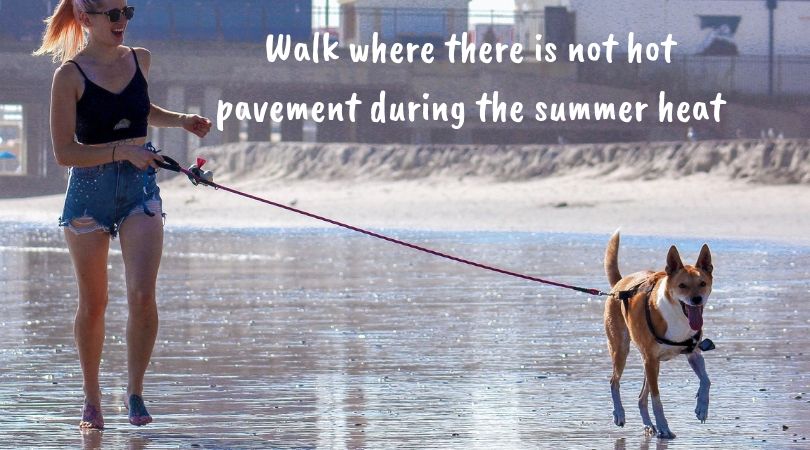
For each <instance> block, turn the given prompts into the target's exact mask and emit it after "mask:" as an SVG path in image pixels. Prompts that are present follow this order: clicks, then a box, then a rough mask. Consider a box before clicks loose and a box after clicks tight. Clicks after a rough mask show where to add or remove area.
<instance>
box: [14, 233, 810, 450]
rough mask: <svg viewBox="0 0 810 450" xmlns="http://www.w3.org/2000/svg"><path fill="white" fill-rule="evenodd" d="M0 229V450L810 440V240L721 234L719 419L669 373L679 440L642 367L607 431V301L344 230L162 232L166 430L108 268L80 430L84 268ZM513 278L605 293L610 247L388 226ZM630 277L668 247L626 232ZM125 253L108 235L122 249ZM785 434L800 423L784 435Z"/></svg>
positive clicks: (161, 365)
mask: <svg viewBox="0 0 810 450" xmlns="http://www.w3.org/2000/svg"><path fill="white" fill-rule="evenodd" d="M3 228H4V230H5V231H4V233H3V234H2V235H0V292H2V296H1V297H0V324H1V326H2V330H3V332H2V333H0V407H2V409H3V411H4V414H2V415H0V447H3V448H8V447H28V446H32V447H47V446H67V447H74V448H75V447H80V446H82V445H84V446H85V448H94V447H97V446H104V447H119V448H120V447H128V448H165V447H174V448H176V447H182V448H191V447H193V448H267V447H349V448H358V447H368V448H381V447H394V446H397V447H399V446H411V447H413V446H415V447H430V448H443V447H452V448H458V447H465V448H495V447H497V448H526V447H562V448H616V449H621V448H633V449H635V448H643V449H646V448H689V449H691V448H718V447H723V448H749V447H763V448H791V447H796V448H799V447H806V446H808V444H807V438H810V359H809V358H808V353H810V333H808V331H807V327H808V325H809V324H810V305H809V304H808V297H810V295H808V294H810V281H808V280H810V276H808V275H810V274H808V271H810V269H809V268H810V248H807V247H790V246H784V245H776V244H769V243H761V242H741V241H712V242H710V245H711V247H712V250H713V253H714V266H715V268H716V273H715V277H716V279H715V289H714V293H713V295H712V298H711V300H710V303H709V306H708V307H707V310H706V312H705V314H704V317H705V330H706V335H707V337H710V338H712V339H713V340H714V341H715V343H716V344H717V347H718V348H717V350H715V351H712V352H710V353H707V354H706V362H707V369H708V372H709V375H710V377H711V379H712V391H711V406H710V417H709V420H708V422H707V423H705V424H700V423H699V422H698V421H697V420H696V419H695V417H694V413H693V409H694V401H695V399H694V396H695V392H696V390H697V385H698V383H697V378H696V377H695V376H694V374H693V373H692V371H691V369H689V367H688V364H687V363H686V360H685V359H683V358H681V359H676V360H674V361H670V362H668V363H664V365H663V369H662V376H661V389H662V399H663V402H664V407H665V410H666V412H667V418H668V419H669V423H670V427H671V428H672V430H673V431H674V432H675V433H676V434H677V435H678V438H677V439H676V440H674V441H671V442H663V441H661V442H659V441H657V440H656V439H649V438H646V437H645V436H644V434H643V432H642V426H641V420H640V418H639V416H638V413H637V411H636V408H635V403H636V402H635V398H636V396H637V393H638V391H639V389H640V387H641V380H642V372H641V364H640V358H639V355H638V352H637V351H635V350H633V351H632V352H631V355H630V360H629V364H628V367H627V369H626V371H625V376H624V378H623V384H622V393H623V395H624V400H625V408H626V410H627V419H628V424H627V425H626V426H625V428H617V427H615V426H614V425H613V423H612V415H611V414H612V406H611V400H610V393H609V386H608V379H609V376H610V370H611V368H610V358H609V356H608V353H607V350H606V344H605V338H604V331H603V328H602V299H601V298H591V297H589V296H587V295H584V294H578V293H575V292H570V291H564V290H560V289H557V288H553V287H548V286H543V285H538V284H534V283H531V282H527V281H524V280H520V279H516V278H509V277H505V276H503V275H498V274H495V273H490V272H486V271H482V270H480V269H476V268H471V267H467V266H463V265H460V264H456V263H453V262H449V261H445V260H442V259H438V258H435V257H433V256H430V255H423V254H419V253H417V252H414V251H413V250H409V249H406V248H400V247H396V246H393V245H391V244H389V243H386V242H382V241H375V240H372V239H370V238H368V237H365V236H362V235H355V234H351V233H350V232H347V231H341V230H335V229H326V230H318V229H315V230H236V231H233V230H230V231H228V232H218V231H205V230H192V229H179V230H178V229H176V228H172V227H169V228H168V229H167V236H166V246H165V253H164V259H163V265H162V268H161V273H160V280H159V304H160V311H161V328H160V333H159V336H158V343H157V346H156V348H155V354H154V357H153V360H152V365H151V367H150V370H149V373H148V375H147V391H146V396H145V397H146V399H147V406H148V407H149V409H150V412H152V414H153V415H154V416H155V423H154V424H152V425H149V426H147V427H145V428H140V429H136V428H134V427H131V426H130V425H129V424H128V423H127V421H126V413H125V411H124V410H123V408H122V407H119V406H118V405H122V404H123V396H124V385H125V383H126V375H125V356H126V354H125V342H124V339H123V337H122V336H123V334H124V327H125V320H126V300H125V297H124V294H125V290H124V283H123V267H122V264H121V258H120V252H117V251H115V250H114V251H113V252H112V254H111V257H110V262H109V264H110V280H111V284H110V305H109V308H108V311H107V341H106V344H105V353H104V361H103V363H102V375H101V377H102V385H103V387H104V389H105V392H104V395H105V397H104V411H105V419H106V422H107V429H106V430H105V431H104V432H103V433H98V432H91V433H88V434H85V435H83V434H82V433H80V431H79V430H78V428H77V423H78V419H79V413H80V407H81V399H82V394H81V372H80V370H79V365H78V361H77V357H76V353H75V347H74V344H73V337H72V317H73V313H74V309H75V305H76V288H75V285H74V279H73V271H72V266H71V264H70V259H69V255H68V254H67V251H66V249H65V248H66V247H65V244H64V242H63V238H62V236H61V234H60V232H59V231H58V230H54V229H47V230H43V229H40V228H37V227H35V226H29V225H22V224H8V223H7V224H5V226H4V227H3ZM390 233H392V234H393V235H395V236H397V237H399V238H402V239H406V240H410V241H413V242H415V243H419V244H422V245H427V246H430V247H433V248H436V249H438V250H443V251H449V252H451V253H454V254H456V255H459V256H462V257H467V258H470V259H474V260H478V261H485V262H488V263H491V264H494V265H496V266H499V267H503V268H508V269H513V270H516V271H519V272H525V273H529V274H532V275H535V276H540V277H546V278H550V279H554V280H558V281H561V282H565V283H573V284H579V285H584V286H587V287H595V288H600V289H606V288H607V286H606V280H605V276H604V274H603V271H602V263H601V260H602V255H603V251H604V244H605V241H606V239H607V236H589V235H567V234H530V233H458V234H456V233H433V232H413V231H408V232H399V231H392V232H390ZM623 241H624V242H623V244H622V251H621V255H620V261H621V263H622V268H623V272H625V273H629V272H631V271H634V270H638V269H642V268H660V267H662V266H663V261H664V257H665V254H666V253H665V252H666V250H667V249H668V247H669V245H670V244H671V243H673V242H674V243H676V244H678V245H679V248H680V249H681V253H682V255H684V257H685V258H686V259H687V261H694V258H695V257H696V255H697V251H698V250H699V248H700V244H701V243H702V242H700V241H688V240H676V241H672V240H670V239H666V238H651V237H634V236H625V237H624V239H623ZM116 248H118V247H117V243H116V244H114V245H113V249H116ZM785 427H786V428H785Z"/></svg>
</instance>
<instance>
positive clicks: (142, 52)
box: [130, 47, 152, 61]
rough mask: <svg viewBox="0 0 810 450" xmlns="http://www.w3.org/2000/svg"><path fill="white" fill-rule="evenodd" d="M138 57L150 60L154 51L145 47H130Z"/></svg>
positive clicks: (141, 59)
mask: <svg viewBox="0 0 810 450" xmlns="http://www.w3.org/2000/svg"><path fill="white" fill-rule="evenodd" d="M130 48H131V49H132V51H134V52H135V56H137V57H138V61H150V60H151V59H152V52H150V51H149V50H147V49H145V48H143V47H130Z"/></svg>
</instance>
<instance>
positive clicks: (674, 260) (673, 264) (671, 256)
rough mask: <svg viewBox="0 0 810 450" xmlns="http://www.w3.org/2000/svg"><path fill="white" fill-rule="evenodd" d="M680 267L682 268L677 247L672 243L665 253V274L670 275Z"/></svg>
mask: <svg viewBox="0 0 810 450" xmlns="http://www.w3.org/2000/svg"><path fill="white" fill-rule="evenodd" d="M681 269H683V261H681V254H680V253H678V249H677V248H675V246H674V245H673V246H672V247H670V248H669V253H667V269H666V271H667V275H669V276H672V275H673V274H675V272H677V271H679V270H681Z"/></svg>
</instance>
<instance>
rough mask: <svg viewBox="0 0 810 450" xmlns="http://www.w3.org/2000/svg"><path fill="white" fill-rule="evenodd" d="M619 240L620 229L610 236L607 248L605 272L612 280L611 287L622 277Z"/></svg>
mask: <svg viewBox="0 0 810 450" xmlns="http://www.w3.org/2000/svg"><path fill="white" fill-rule="evenodd" d="M619 240H620V237H619V230H616V232H615V233H613V236H611V237H610V241H608V245H607V249H606V250H605V274H606V275H607V278H608V282H610V287H613V286H614V285H615V284H616V283H618V282H619V280H621V279H622V274H621V273H620V272H619Z"/></svg>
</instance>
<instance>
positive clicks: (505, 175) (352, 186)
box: [0, 140, 810, 243]
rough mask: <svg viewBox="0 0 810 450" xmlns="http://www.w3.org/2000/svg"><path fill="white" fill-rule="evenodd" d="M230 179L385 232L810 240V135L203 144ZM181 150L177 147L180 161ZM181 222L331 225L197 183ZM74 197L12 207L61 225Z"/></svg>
mask: <svg viewBox="0 0 810 450" xmlns="http://www.w3.org/2000/svg"><path fill="white" fill-rule="evenodd" d="M198 151H199V154H200V155H203V156H205V157H206V158H208V159H209V163H208V165H207V166H206V167H205V168H206V169H212V170H214V171H215V173H216V181H217V182H219V183H221V184H223V185H224V186H228V187H231V188H235V189H238V190H242V191H244V192H247V193H250V194H253V195H256V196H259V197H263V198H267V199H269V200H271V201H274V202H278V203H281V204H284V205H289V206H293V207H295V208H299V209H303V210H305V211H308V212H311V213H314V214H317V215H321V216H326V217H329V218H331V219H334V220H338V221H341V222H346V223H349V224H351V225H354V226H358V227H371V228H376V229H415V230H437V231H483V230H490V231H531V232H572V233H595V234H605V235H607V234H610V233H612V232H613V231H614V230H615V229H617V228H619V227H621V228H622V230H623V232H624V233H625V234H631V235H656V236H673V237H676V236H677V237H693V238H698V239H710V238H743V239H763V240H775V241H783V242H795V243H810V232H808V231H807V230H810V214H807V211H810V195H808V194H810V183H808V181H809V180H810V156H808V155H810V144H808V142H807V141H788V140H786V141H780V142H776V143H774V142H767V141H759V140H750V141H722V142H721V141H718V142H711V141H706V142H699V143H656V144H650V143H635V144H594V145H578V146H523V147H521V146H514V147H494V146H479V147H475V146H461V147H459V146H444V147H441V146H440V147H435V146H433V147H421V146H406V145H369V144H364V145H360V144H294V143H282V144H271V143H241V144H231V145H226V146H221V147H209V148H202V149H199V150H198ZM175 156H176V155H175ZM161 186H162V196H163V199H164V201H165V205H164V211H165V212H166V213H167V214H168V218H167V225H168V226H169V227H172V226H193V227H212V228H223V227H224V228H245V227H251V228H252V227H260V228H261V227H324V226H326V227H330V226H332V225H329V224H326V223H323V222H319V221H316V220H314V219H312V218H309V217H305V216H302V215H298V214H294V213H292V212H288V211H284V210H281V209H279V208H276V207H272V206H268V205H263V204H261V203H258V202H256V201H253V200H249V199H244V198H241V197H238V196H236V195H233V194H232V193H227V192H221V191H215V190H214V189H212V188H206V187H194V186H192V185H191V184H190V183H189V182H188V181H187V180H186V179H185V177H175V178H174V179H169V180H165V181H163V182H162V183H161ZM62 201H63V195H54V196H47V197H38V198H24V199H10V200H1V201H0V211H3V213H2V219H3V220H8V221H12V222H35V223H45V224H48V223H52V224H56V220H57V218H58V217H59V214H60V212H61V208H62Z"/></svg>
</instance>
